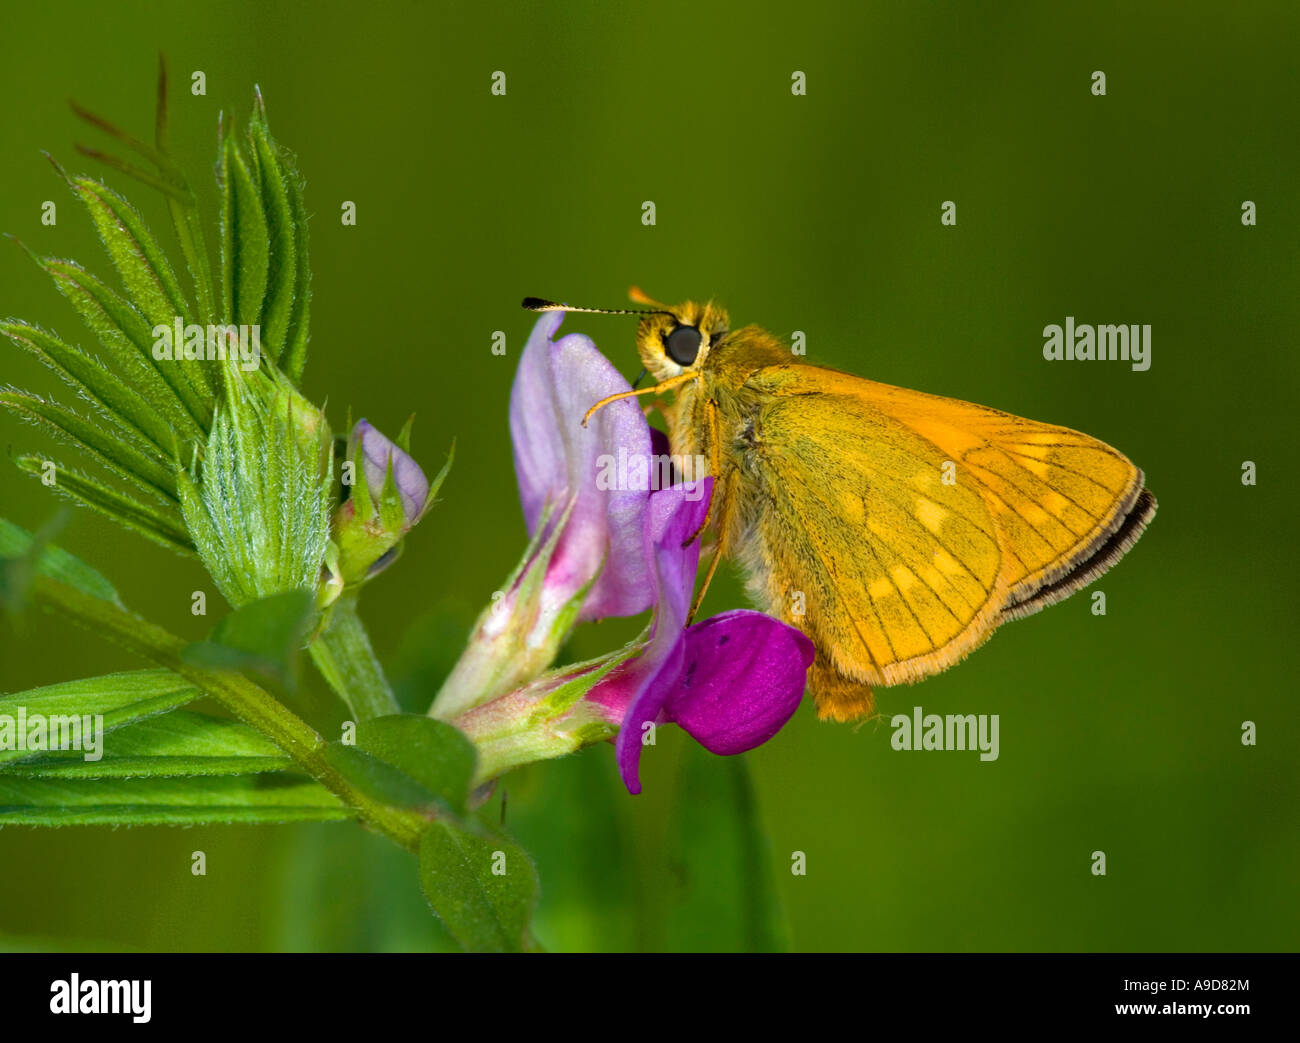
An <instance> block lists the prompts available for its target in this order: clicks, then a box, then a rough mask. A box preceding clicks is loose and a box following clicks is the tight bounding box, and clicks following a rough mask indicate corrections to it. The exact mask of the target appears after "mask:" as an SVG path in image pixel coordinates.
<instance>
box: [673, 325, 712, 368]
mask: <svg viewBox="0 0 1300 1043" xmlns="http://www.w3.org/2000/svg"><path fill="white" fill-rule="evenodd" d="M702 339H703V338H701V337H700V331H699V330H697V329H696V328H695V327H694V326H678V327H677V328H676V329H675V330H673V331H672V333H670V334H668V343H667V345H666V347H667V348H668V357H669V358H670V359H672V360H673V361H674V362H676V363H677V364H678V365H679V366H689V365H691V364H692V363H694V362H695V356H696V355H698V354H699V353H700V341H701V340H702Z"/></svg>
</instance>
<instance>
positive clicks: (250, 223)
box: [218, 132, 276, 361]
mask: <svg viewBox="0 0 1300 1043" xmlns="http://www.w3.org/2000/svg"><path fill="white" fill-rule="evenodd" d="M218 181H219V183H220V188H221V204H222V205H221V241H222V257H221V262H222V285H223V288H224V291H225V297H226V312H227V315H228V316H229V319H228V321H230V322H234V323H236V324H238V325H249V326H252V325H254V324H256V323H260V322H261V320H262V304H263V302H264V301H265V299H266V279H267V269H268V265H269V260H270V257H269V249H268V242H269V239H268V232H267V225H266V214H265V213H264V212H263V210H262V196H261V191H260V188H259V184H258V177H257V170H256V167H255V166H253V163H252V161H250V159H249V158H248V157H247V156H246V155H245V154H244V152H243V150H242V149H241V148H240V146H239V142H238V141H237V140H236V138H235V135H234V134H231V133H229V132H227V133H225V134H224V135H223V141H222V143H221V159H220V163H219V166H218ZM272 361H276V360H275V359H272Z"/></svg>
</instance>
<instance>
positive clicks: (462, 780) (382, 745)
mask: <svg viewBox="0 0 1300 1043" xmlns="http://www.w3.org/2000/svg"><path fill="white" fill-rule="evenodd" d="M356 738H357V746H358V747H359V748H360V749H362V750H365V751H366V752H367V753H369V754H371V755H373V756H375V757H378V758H379V759H380V760H382V761H384V762H385V763H387V764H391V765H392V766H393V767H395V768H397V769H399V770H400V771H402V772H403V773H404V774H406V775H408V776H410V777H411V778H412V779H414V780H415V781H416V782H418V783H420V785H422V786H424V787H425V788H426V789H427V790H429V791H430V792H432V793H434V794H436V795H437V796H438V797H440V798H441V799H442V800H443V802H444V803H445V804H446V805H447V806H448V807H449V808H451V809H452V810H453V811H455V812H456V813H457V814H463V813H464V811H465V802H466V800H467V799H468V798H469V790H470V782H471V781H472V780H473V778H474V766H475V761H476V760H477V754H476V753H475V752H474V744H473V743H472V742H470V741H469V739H467V738H466V737H465V736H464V735H463V734H462V733H461V732H460V731H458V730H457V729H456V728H453V727H452V726H451V725H450V724H447V723H445V722H443V721H435V720H434V719H433V718H431V717H425V716H424V715H423V714H412V713H397V714H391V715H389V716H387V717H375V718H372V719H371V720H368V721H362V722H361V723H360V724H358V725H357V736H356Z"/></svg>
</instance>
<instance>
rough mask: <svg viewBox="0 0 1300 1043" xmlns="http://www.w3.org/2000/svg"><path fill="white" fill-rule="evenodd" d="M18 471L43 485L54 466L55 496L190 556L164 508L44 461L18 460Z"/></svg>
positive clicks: (179, 524)
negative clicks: (96, 512)
mask: <svg viewBox="0 0 1300 1043" xmlns="http://www.w3.org/2000/svg"><path fill="white" fill-rule="evenodd" d="M14 463H16V464H17V465H18V469H19V470H21V471H25V472H26V473H27V474H30V475H32V476H33V477H35V478H38V479H40V480H41V482H42V484H44V482H45V475H46V473H47V468H46V464H47V463H53V464H54V470H53V475H54V485H53V486H52V488H53V489H54V491H55V492H57V493H61V494H62V495H64V496H66V497H68V498H69V499H71V500H74V501H76V502H77V503H81V504H84V505H85V506H87V507H89V508H91V510H94V511H98V512H99V513H100V514H102V515H104V516H105V517H107V518H112V519H113V521H115V522H117V523H118V524H119V525H124V526H126V528H128V529H130V530H131V531H132V532H138V533H139V534H140V535H141V536H145V537H147V538H148V539H151V540H153V541H154V542H155V543H158V544H161V545H162V546H164V547H166V548H167V549H168V550H172V551H176V552H177V553H178V554H193V553H194V545H193V544H192V543H191V542H190V535H189V532H188V531H187V529H186V526H185V521H184V519H183V518H182V517H181V515H180V513H179V512H177V511H169V510H168V509H167V508H166V507H162V506H159V505H155V504H148V503H145V502H144V501H143V500H138V499H136V498H135V497H134V496H131V495H129V494H127V493H123V492H119V491H117V490H115V489H110V488H108V486H106V485H104V484H103V483H101V482H98V481H96V480H95V479H94V478H91V477H90V476H89V475H84V474H81V473H80V472H78V471H72V470H69V469H68V468H67V467H65V466H64V465H63V464H60V463H57V462H56V461H52V460H51V461H47V460H45V459H43V458H41V457H39V456H20V457H18V459H17V460H15V461H14Z"/></svg>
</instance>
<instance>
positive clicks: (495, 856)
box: [420, 822, 538, 952]
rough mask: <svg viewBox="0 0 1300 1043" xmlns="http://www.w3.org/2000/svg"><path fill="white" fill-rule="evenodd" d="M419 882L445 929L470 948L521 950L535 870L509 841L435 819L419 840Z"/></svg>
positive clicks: (534, 889)
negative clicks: (482, 834) (481, 834)
mask: <svg viewBox="0 0 1300 1043" xmlns="http://www.w3.org/2000/svg"><path fill="white" fill-rule="evenodd" d="M420 884H421V886H423V888H424V896H425V898H427V899H428V900H429V905H430V906H431V907H432V908H433V911H434V912H435V913H437V914H438V917H439V919H441V920H442V922H443V923H444V924H445V925H446V927H447V930H448V931H450V932H451V934H452V936H453V937H454V938H455V939H456V941H457V942H459V943H460V944H461V946H463V947H464V948H466V949H468V950H470V951H472V952H522V951H523V950H524V949H525V948H526V947H527V945H528V941H527V932H528V924H529V921H530V919H531V917H532V913H533V907H534V906H535V905H536V904H537V892H538V883H537V870H536V869H535V868H534V866H533V863H532V860H531V859H530V858H529V857H528V856H527V855H526V854H525V853H524V851H523V849H522V848H520V847H519V846H518V845H517V844H515V843H514V842H513V841H510V840H507V839H505V838H504V837H501V836H480V835H478V834H476V833H471V832H469V831H467V830H465V829H463V828H461V827H459V826H456V825H453V824H451V823H449V822H434V823H433V824H432V825H430V826H429V828H428V829H427V830H425V832H424V836H423V837H422V839H421V841H420Z"/></svg>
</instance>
